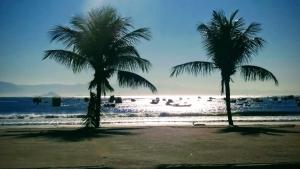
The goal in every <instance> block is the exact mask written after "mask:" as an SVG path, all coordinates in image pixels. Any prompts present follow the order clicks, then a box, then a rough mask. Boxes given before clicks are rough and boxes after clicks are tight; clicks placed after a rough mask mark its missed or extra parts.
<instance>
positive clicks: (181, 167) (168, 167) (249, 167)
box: [19, 163, 300, 169]
mask: <svg viewBox="0 0 300 169" xmlns="http://www.w3.org/2000/svg"><path fill="white" fill-rule="evenodd" d="M122 168H152V167H145V166H142V165H141V166H137V165H133V166H132V165H129V166H122ZM206 168H207V169H228V168H229V169H300V163H275V164H258V163H250V164H249V163H248V164H211V165H203V164H161V165H158V166H156V167H154V169H206ZM19 169H21V168H19ZM22 169H33V168H22ZM34 169H114V168H113V167H105V166H73V167H42V168H34Z"/></svg>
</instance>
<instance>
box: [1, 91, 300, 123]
mask: <svg viewBox="0 0 300 169" xmlns="http://www.w3.org/2000/svg"><path fill="white" fill-rule="evenodd" d="M121 97H122V103H118V104H115V107H103V110H102V113H101V125H102V126H104V127H105V126H107V127H114V126H180V125H226V124H227V116H226V108H225V101H224V96H192V95H191V96H121ZM232 98H233V99H232V103H231V107H232V112H233V120H234V122H235V124H238V125H242V124H269V123H271V124H274V123H275V124H294V123H299V122H300V101H299V97H294V96H289V97H288V96H272V97H271V96H269V97H257V96H252V97H250V96H232ZM61 99H62V100H61V106H59V107H53V106H52V98H49V97H45V98H42V100H41V103H39V104H36V103H34V102H33V98H32V97H1V98H0V126H21V127H22V126H81V125H82V120H81V118H82V116H83V115H85V114H86V112H87V105H88V102H86V101H85V99H84V97H62V98H61ZM170 100H172V101H170ZM107 101H108V97H106V98H105V99H104V104H105V102H107Z"/></svg>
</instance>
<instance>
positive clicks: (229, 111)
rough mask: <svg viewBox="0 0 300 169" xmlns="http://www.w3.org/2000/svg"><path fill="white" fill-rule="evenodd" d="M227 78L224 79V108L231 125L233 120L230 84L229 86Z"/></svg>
mask: <svg viewBox="0 0 300 169" xmlns="http://www.w3.org/2000/svg"><path fill="white" fill-rule="evenodd" d="M229 82H230V80H229V79H226V80H225V93H226V99H225V101H226V110H227V116H228V123H229V125H230V126H233V125H234V124H233V120H232V115H231V108H230V86H229Z"/></svg>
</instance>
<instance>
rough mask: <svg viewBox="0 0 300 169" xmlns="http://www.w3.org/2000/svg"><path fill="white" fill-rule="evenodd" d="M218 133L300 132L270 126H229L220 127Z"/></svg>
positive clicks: (277, 134) (269, 133)
mask: <svg viewBox="0 0 300 169" xmlns="http://www.w3.org/2000/svg"><path fill="white" fill-rule="evenodd" d="M218 133H239V134H241V135H250V136H258V135H260V134H265V135H273V136H282V135H283V134H285V133H299V132H296V131H290V130H286V129H277V128H270V127H238V126H235V127H227V128H223V129H220V130H219V131H218Z"/></svg>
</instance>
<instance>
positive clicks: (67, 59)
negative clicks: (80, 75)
mask: <svg viewBox="0 0 300 169" xmlns="http://www.w3.org/2000/svg"><path fill="white" fill-rule="evenodd" d="M133 28H134V27H133V25H132V24H131V21H130V18H123V17H121V16H119V15H118V14H117V11H116V10H115V9H114V8H112V7H103V8H101V9H94V10H91V11H90V12H89V13H88V15H87V16H86V17H81V16H75V17H73V18H72V19H71V21H70V27H68V26H56V27H55V28H54V29H52V30H51V31H50V32H49V34H50V37H51V41H57V42H62V43H63V44H64V45H65V49H58V50H47V51H45V56H44V58H43V59H46V58H49V59H53V60H55V61H56V62H58V63H61V64H63V65H65V66H67V67H69V68H71V69H72V70H73V72H74V73H77V72H80V71H82V70H83V69H92V70H94V78H93V80H92V81H91V82H90V85H89V89H94V88H96V91H97V98H98V100H97V102H99V104H100V102H101V95H105V94H106V92H107V91H113V90H114V89H113V87H112V86H111V85H110V83H109V81H108V80H109V79H110V78H111V77H112V76H113V75H115V74H116V75H117V79H118V82H119V85H120V86H122V87H132V88H136V87H138V86H144V87H148V88H149V89H150V90H151V91H152V92H156V90H157V89H156V88H155V86H154V85H153V84H152V83H150V82H149V81H148V80H146V79H144V78H143V77H141V76H140V75H138V74H136V73H133V71H137V70H142V72H148V71H149V69H150V67H151V63H150V62H149V61H148V60H146V59H143V58H141V57H140V55H139V53H138V51H137V49H136V47H135V45H136V44H137V42H139V41H140V40H141V39H145V40H150V38H151V34H150V30H149V28H139V29H135V30H133V31H132V30H131V29H133ZM100 106H101V105H98V106H97V109H98V112H100Z"/></svg>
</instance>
